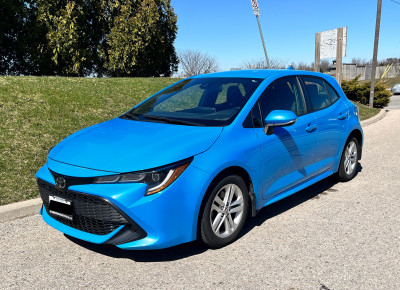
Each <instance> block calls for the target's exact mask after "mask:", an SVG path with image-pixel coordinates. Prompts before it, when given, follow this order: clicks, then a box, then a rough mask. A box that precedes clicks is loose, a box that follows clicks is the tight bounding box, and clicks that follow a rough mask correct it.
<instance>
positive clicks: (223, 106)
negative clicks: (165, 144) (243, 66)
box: [122, 78, 262, 126]
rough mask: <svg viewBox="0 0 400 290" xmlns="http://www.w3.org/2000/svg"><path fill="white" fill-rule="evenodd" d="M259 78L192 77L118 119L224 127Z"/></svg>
mask: <svg viewBox="0 0 400 290" xmlns="http://www.w3.org/2000/svg"><path fill="white" fill-rule="evenodd" d="M261 82H262V79H251V78H194V79H187V80H184V81H182V82H180V83H177V84H175V85H173V86H171V87H170V88H168V89H166V90H164V91H162V92H160V93H158V94H156V95H155V96H154V97H152V98H150V99H148V100H146V101H145V102H143V103H142V104H141V105H139V106H137V107H135V108H133V109H132V110H131V111H129V112H128V113H127V114H125V115H124V116H122V118H126V119H130V120H138V121H146V122H167V123H177V124H183V125H184V124H187V125H202V126H225V125H228V124H230V123H231V122H232V121H233V119H234V118H235V117H236V116H237V114H238V113H239V112H240V110H241V109H242V108H243V106H244V105H245V104H246V102H247V100H248V99H249V98H250V96H251V95H252V94H253V92H254V91H255V89H256V88H257V87H258V85H259V84H260V83H261Z"/></svg>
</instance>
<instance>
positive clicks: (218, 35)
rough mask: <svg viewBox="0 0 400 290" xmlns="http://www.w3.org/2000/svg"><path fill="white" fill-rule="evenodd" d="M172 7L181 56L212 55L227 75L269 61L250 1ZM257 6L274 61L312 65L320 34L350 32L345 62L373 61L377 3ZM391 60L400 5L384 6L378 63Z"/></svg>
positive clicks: (261, 0) (399, 36) (311, 1)
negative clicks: (189, 52) (187, 51)
mask: <svg viewBox="0 0 400 290" xmlns="http://www.w3.org/2000/svg"><path fill="white" fill-rule="evenodd" d="M397 2H399V3H400V0H398V1H397ZM172 5H173V7H174V8H175V12H176V14H177V15H178V26H179V28H178V34H177V39H176V41H175V47H176V49H177V50H178V51H179V50H184V49H196V50H200V51H202V52H205V53H208V54H209V55H211V56H214V57H215V58H216V59H217V60H218V62H219V65H220V68H221V69H223V70H229V69H230V68H234V67H240V65H241V64H242V63H243V62H244V61H246V60H252V59H260V58H262V57H264V53H263V49H262V44H261V39H260V34H259V31H258V26H257V21H256V18H255V16H254V14H253V11H252V8H251V2H250V0H202V1H188V0H186V1H185V0H172ZM258 5H259V7H260V13H261V16H260V21H261V26H262V29H263V33H264V38H265V40H266V47H267V51H268V56H269V57H271V58H274V59H279V60H284V61H286V62H288V63H290V62H292V61H293V62H295V63H298V62H301V61H303V62H306V63H311V62H313V61H314V42H315V33H316V32H320V31H324V30H329V29H333V28H338V27H342V26H347V27H348V36H347V57H346V58H344V62H350V61H351V59H352V58H353V57H361V58H365V59H367V60H369V59H372V52H373V42H374V33H375V19H376V6H377V1H376V0H302V1H300V0H279V1H275V0H258ZM338 9H340V10H339V11H338ZM388 57H400V5H399V4H396V3H394V2H392V1H390V0H383V6H382V20H381V31H380V41H379V52H378V59H384V58H388Z"/></svg>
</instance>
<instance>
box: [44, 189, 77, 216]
mask: <svg viewBox="0 0 400 290" xmlns="http://www.w3.org/2000/svg"><path fill="white" fill-rule="evenodd" d="M49 212H50V213H51V214H53V215H57V216H59V217H62V218H65V219H67V220H70V221H72V220H73V217H74V206H73V203H72V200H67V199H64V198H61V197H59V196H55V195H49Z"/></svg>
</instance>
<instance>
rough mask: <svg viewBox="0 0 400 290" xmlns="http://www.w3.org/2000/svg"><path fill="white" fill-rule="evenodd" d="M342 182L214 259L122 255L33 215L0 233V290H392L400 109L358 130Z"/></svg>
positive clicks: (288, 206)
mask: <svg viewBox="0 0 400 290" xmlns="http://www.w3.org/2000/svg"><path fill="white" fill-rule="evenodd" d="M364 133H365V146H364V151H363V159H362V160H361V166H360V168H359V173H358V175H357V176H356V178H355V179H354V180H352V181H350V182H348V183H336V182H335V181H334V180H333V179H327V180H324V181H322V182H320V183H318V184H316V185H315V186H313V187H312V188H309V189H307V190H303V191H301V192H299V193H297V194H296V195H294V196H292V197H289V198H287V199H285V200H283V201H280V202H278V203H277V204H274V205H272V206H269V207H267V208H264V209H263V210H262V211H261V212H260V213H259V214H258V216H256V217H255V218H252V219H250V220H248V223H247V226H246V228H245V230H244V233H243V235H242V236H241V237H240V239H239V240H238V241H236V242H235V243H233V244H231V245H229V246H227V247H225V248H223V249H219V250H207V249H205V248H203V247H202V246H200V245H198V244H196V243H189V244H185V245H181V246H177V247H174V248H171V249H165V250H159V251H122V250H119V249H117V248H115V247H112V246H103V245H92V244H89V243H85V242H82V241H79V240H76V239H73V238H68V237H66V236H64V235H63V234H61V233H60V232H58V231H56V230H55V229H53V228H51V227H50V226H47V225H46V224H45V223H44V222H43V221H42V220H41V217H40V216H39V215H35V216H31V217H27V218H23V219H18V220H14V221H12V222H6V223H1V224H0V232H1V236H0V245H1V247H0V277H1V279H0V288H1V289H4V288H15V289H16V288H18V289H20V288H25V289H26V288H83V287H88V288H116V287H118V288H120V289H126V288H129V289H132V288H134V289H141V288H163V289H165V288H172V289H177V288H224V289H227V288H256V289H260V288H263V289H399V288H400V210H399V207H400V179H399V173H400V166H399V164H400V150H399V148H400V110H391V111H389V112H388V113H387V115H386V117H385V118H384V119H382V120H381V121H379V122H377V123H374V124H372V125H369V126H368V127H366V128H365V129H364Z"/></svg>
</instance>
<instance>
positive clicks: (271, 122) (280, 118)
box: [264, 110, 297, 135]
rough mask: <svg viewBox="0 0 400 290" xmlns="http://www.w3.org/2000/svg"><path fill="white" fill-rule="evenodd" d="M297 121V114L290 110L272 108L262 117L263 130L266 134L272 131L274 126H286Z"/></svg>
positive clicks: (270, 133)
mask: <svg viewBox="0 0 400 290" xmlns="http://www.w3.org/2000/svg"><path fill="white" fill-rule="evenodd" d="M296 121H297V116H296V114H295V113H293V112H292V111H286V110H274V111H272V112H270V113H269V114H268V116H267V117H266V118H265V119H264V122H265V127H264V132H265V134H267V135H272V134H273V133H274V127H286V126H290V125H293V124H294V123H296Z"/></svg>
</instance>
